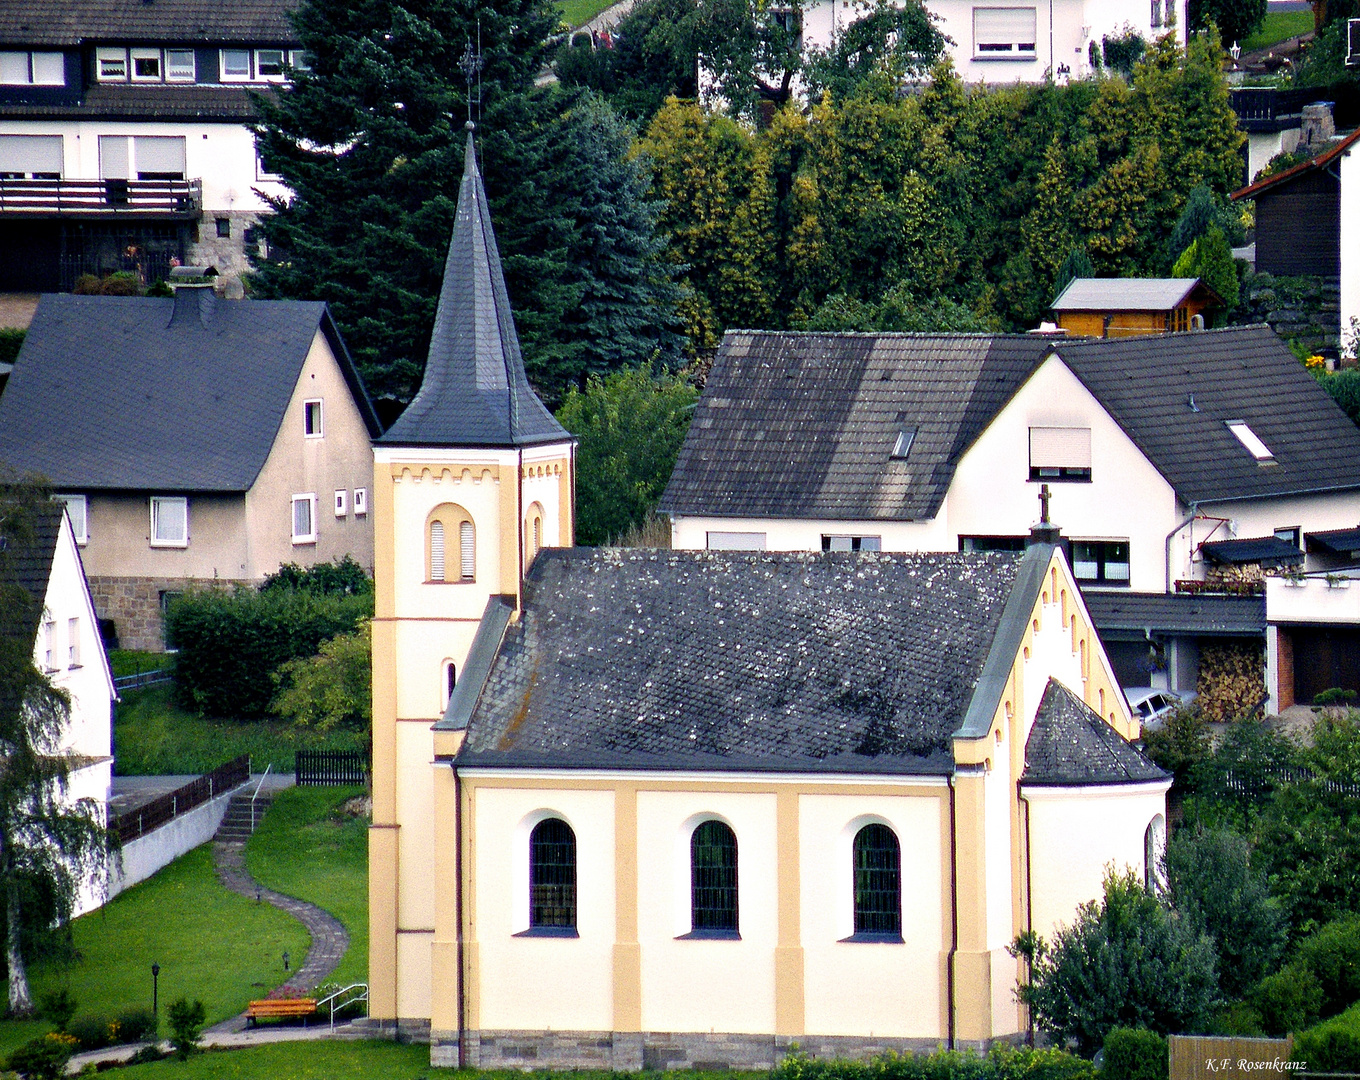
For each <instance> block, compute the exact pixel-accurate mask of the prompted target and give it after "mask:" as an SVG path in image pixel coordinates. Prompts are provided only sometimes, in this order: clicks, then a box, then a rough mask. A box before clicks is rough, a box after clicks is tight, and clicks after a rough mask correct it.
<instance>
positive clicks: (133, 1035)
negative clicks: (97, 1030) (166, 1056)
mask: <svg viewBox="0 0 1360 1080" xmlns="http://www.w3.org/2000/svg"><path fill="white" fill-rule="evenodd" d="M117 1024H118V1041H119V1042H122V1043H134V1042H145V1041H146V1040H147V1039H154V1038H155V1037H156V1029H157V1027H158V1025H157V1023H156V1016H155V1014H154V1013H153V1012H152V1011H151V1010H150V1009H124V1010H123V1011H122V1012H120V1013H119V1014H118V1020H117Z"/></svg>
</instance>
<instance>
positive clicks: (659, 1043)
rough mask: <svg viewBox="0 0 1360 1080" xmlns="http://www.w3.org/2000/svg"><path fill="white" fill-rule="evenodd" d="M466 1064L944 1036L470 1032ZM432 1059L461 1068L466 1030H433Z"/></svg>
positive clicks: (658, 1058)
mask: <svg viewBox="0 0 1360 1080" xmlns="http://www.w3.org/2000/svg"><path fill="white" fill-rule="evenodd" d="M465 1037H466V1040H467V1043H466V1046H465V1048H464V1053H465V1062H464V1064H465V1065H466V1066H467V1067H468V1068H472V1069H608V1070H612V1071H614V1072H637V1071H639V1070H641V1069H646V1070H648V1071H655V1070H667V1069H699V1070H716V1069H750V1070H768V1069H772V1068H774V1067H775V1066H776V1065H778V1064H779V1062H780V1061H782V1060H783V1059H784V1057H785V1056H786V1055H787V1054H789V1053H790V1052H791V1051H792V1050H794V1049H797V1050H799V1051H801V1052H802V1053H804V1054H807V1055H808V1056H809V1057H812V1058H822V1059H832V1058H835V1059H839V1060H852V1061H853V1060H865V1059H868V1058H873V1057H877V1056H879V1055H880V1054H883V1053H885V1052H887V1051H889V1050H895V1051H897V1052H899V1053H901V1052H903V1051H907V1050H913V1051H918V1052H924V1053H929V1052H930V1051H932V1050H935V1049H938V1048H939V1047H940V1046H941V1044H942V1041H941V1040H939V1039H889V1038H875V1037H861V1036H850V1035H804V1036H799V1037H797V1038H789V1037H786V1036H774V1035H736V1034H711V1033H704V1032H654V1031H648V1032H643V1033H641V1034H639V1033H636V1032H621V1031H615V1032H609V1031H470V1032H467V1033H465ZM430 1064H431V1065H432V1066H435V1067H443V1068H450V1069H452V1068H457V1067H458V1032H456V1031H432V1032H431V1033H430Z"/></svg>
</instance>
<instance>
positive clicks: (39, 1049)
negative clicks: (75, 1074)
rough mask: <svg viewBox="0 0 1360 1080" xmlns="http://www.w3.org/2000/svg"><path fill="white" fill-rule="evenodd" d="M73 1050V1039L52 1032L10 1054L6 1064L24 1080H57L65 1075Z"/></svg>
mask: <svg viewBox="0 0 1360 1080" xmlns="http://www.w3.org/2000/svg"><path fill="white" fill-rule="evenodd" d="M75 1049H76V1041H75V1039H73V1038H71V1036H69V1035H64V1034H62V1033H61V1032H60V1031H53V1032H50V1033H48V1034H47V1035H44V1036H42V1037H41V1038H38V1039H32V1040H30V1041H28V1042H26V1043H24V1045H23V1046H21V1047H19V1049H17V1050H15V1051H14V1052H13V1053H12V1054H10V1056H9V1060H8V1061H7V1062H6V1064H7V1065H8V1067H9V1068H11V1069H13V1070H14V1071H15V1072H17V1073H19V1074H20V1075H21V1076H23V1077H24V1080H58V1077H61V1076H63V1075H65V1073H66V1063H67V1062H68V1061H70V1060H71V1055H72V1054H73V1053H75Z"/></svg>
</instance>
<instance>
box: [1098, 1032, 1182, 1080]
mask: <svg viewBox="0 0 1360 1080" xmlns="http://www.w3.org/2000/svg"><path fill="white" fill-rule="evenodd" d="M1169 1060H1170V1059H1169V1058H1168V1057H1167V1048H1166V1039H1165V1038H1164V1037H1163V1036H1161V1035H1158V1034H1157V1033H1156V1032H1155V1031H1147V1030H1145V1029H1141V1028H1115V1029H1114V1030H1113V1031H1111V1032H1110V1033H1109V1034H1108V1035H1106V1036H1105V1064H1103V1065H1102V1066H1101V1067H1100V1080H1167V1077H1168V1076H1170V1064H1169Z"/></svg>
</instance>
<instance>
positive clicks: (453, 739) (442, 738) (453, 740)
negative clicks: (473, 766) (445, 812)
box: [434, 731, 467, 825]
mask: <svg viewBox="0 0 1360 1080" xmlns="http://www.w3.org/2000/svg"><path fill="white" fill-rule="evenodd" d="M465 738H467V732H466V731H436V732H435V733H434V753H435V757H452V756H453V755H454V754H456V753H458V751H459V750H461V749H462V747H463V740H464V739H465ZM450 810H452V808H451V807H450ZM441 820H442V819H441V818H438V817H436V818H435V823H436V825H438V824H439V822H440V821H441ZM449 820H450V821H452V820H453V819H452V818H450V819H449Z"/></svg>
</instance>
